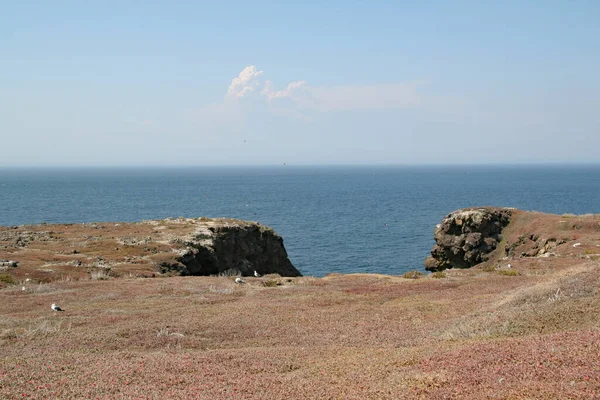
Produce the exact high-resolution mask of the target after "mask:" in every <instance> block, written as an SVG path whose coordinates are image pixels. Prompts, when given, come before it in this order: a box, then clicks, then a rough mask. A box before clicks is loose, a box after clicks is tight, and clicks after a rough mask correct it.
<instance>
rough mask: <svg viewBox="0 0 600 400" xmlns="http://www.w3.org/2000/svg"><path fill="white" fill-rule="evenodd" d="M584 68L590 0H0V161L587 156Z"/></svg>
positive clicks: (591, 151) (596, 35)
mask: <svg viewBox="0 0 600 400" xmlns="http://www.w3.org/2000/svg"><path fill="white" fill-rule="evenodd" d="M417 3H418V4H417ZM599 71H600V2H598V1H596V0H589V1H586V0H571V1H566V0H565V1H553V0H541V1H535V0H530V1H510V0H507V1H460V0H456V1H422V2H414V1H353V0H344V1H326V0H322V1H310V0H307V1H294V2H283V1H278V2H275V1H273V2H267V1H260V0H256V1H251V2H249V1H244V2H231V1H220V2H203V1H183V0H181V1H158V0H156V1H151V0H146V1H141V0H129V1H126V0H119V1H115V0H103V1H79V0H77V1H61V0H55V1H42V0H40V1H28V0H20V1H12V0H10V1H9V0H0V149H1V150H2V157H0V167H15V166H17V167H20V166H23V167H29V166H42V167H65V166H66V167H70V166H73V167H76V166H196V165H198V166H203V165H283V164H286V165H338V164H340V165H348V164H352V165H382V164H383V165H386V164H394V165H395V164H400V165H424V164H436V165H439V164H461V165H463V164H546V163H577V164H579V163H599V162H600V151H599V149H600V75H599Z"/></svg>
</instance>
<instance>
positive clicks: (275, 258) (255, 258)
mask: <svg viewBox="0 0 600 400" xmlns="http://www.w3.org/2000/svg"><path fill="white" fill-rule="evenodd" d="M183 243H184V245H185V246H186V247H185V249H181V250H179V252H178V256H177V257H176V261H177V262H178V264H179V265H175V270H178V271H179V272H180V273H182V274H185V275H215V274H219V273H226V272H229V273H231V274H238V273H239V274H241V275H243V276H252V275H254V271H256V272H258V273H259V274H261V275H263V274H270V273H277V274H279V275H281V276H301V274H300V271H298V270H297V269H296V268H295V267H294V266H293V265H292V263H291V262H290V260H289V258H288V256H287V252H286V250H285V247H284V246H283V239H282V238H281V236H279V235H277V234H276V233H275V232H274V231H273V230H272V229H271V228H268V227H265V226H262V225H258V224H253V223H243V224H233V225H223V224H219V223H218V222H217V223H215V222H214V221H211V222H206V223H205V224H204V225H201V226H199V227H198V229H196V230H195V231H194V233H193V234H192V235H190V236H189V237H187V238H185V239H184V242H183ZM171 266H172V265H169V264H168V263H166V264H163V266H162V267H163V268H165V267H166V269H167V270H168V269H169V268H170V267H171ZM180 266H183V268H181V267H180Z"/></svg>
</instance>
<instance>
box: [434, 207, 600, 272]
mask: <svg viewBox="0 0 600 400" xmlns="http://www.w3.org/2000/svg"><path fill="white" fill-rule="evenodd" d="M434 239H435V245H434V246H433V248H432V250H431V255H430V256H429V257H427V258H426V259H425V263H424V264H425V269H426V270H428V271H442V270H445V269H452V268H471V267H473V266H476V265H482V266H486V265H488V264H489V266H490V267H499V266H502V265H509V263H510V262H513V263H515V262H516V263H519V261H525V260H529V261H531V260H535V259H539V260H540V261H541V260H542V259H543V260H544V261H546V262H548V261H556V260H562V262H563V263H564V262H565V261H566V260H573V259H578V260H581V259H582V258H583V259H585V258H590V257H591V256H592V255H594V254H596V251H597V250H598V247H599V246H600V215H594V214H586V215H574V214H563V215H555V214H546V213H541V212H534V211H523V210H518V209H515V208H508V207H475V208H465V209H461V210H457V211H454V212H451V213H450V214H448V215H447V216H446V217H444V218H443V220H442V222H441V223H440V224H438V225H437V226H436V227H435V229H434Z"/></svg>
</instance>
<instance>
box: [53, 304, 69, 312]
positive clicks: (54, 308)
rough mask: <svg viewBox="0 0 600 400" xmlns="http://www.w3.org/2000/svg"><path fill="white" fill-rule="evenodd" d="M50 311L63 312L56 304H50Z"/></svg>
mask: <svg viewBox="0 0 600 400" xmlns="http://www.w3.org/2000/svg"><path fill="white" fill-rule="evenodd" d="M50 308H51V309H53V310H54V311H65V310H63V309H62V308H60V307H59V306H57V305H56V304H54V303H52V305H51V306H50Z"/></svg>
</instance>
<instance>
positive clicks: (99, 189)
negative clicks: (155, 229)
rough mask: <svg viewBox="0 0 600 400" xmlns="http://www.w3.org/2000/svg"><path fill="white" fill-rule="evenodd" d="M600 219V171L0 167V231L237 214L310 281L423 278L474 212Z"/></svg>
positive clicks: (538, 168) (570, 168) (595, 168)
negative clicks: (440, 228) (437, 246)
mask: <svg viewBox="0 0 600 400" xmlns="http://www.w3.org/2000/svg"><path fill="white" fill-rule="evenodd" d="M488 205H489V206H506V207H517V208H520V209H524V210H535V211H543V212H549V213H557V214H562V213H574V214H585V213H595V214H598V213H600V166H599V165H596V166H535V167H533V166H486V167H482V166H453V167H440V166H430V167H408V166H406V167H404V166H403V167H400V166H398V167H395V166H385V167H374V166H373V167H349V166H348V167H342V166H336V167H333V166H329V167H308V166H305V167H294V166H278V167H277V166H272V167H243V168H242V167H189V168H83V169H40V168H31V169H10V168H0V225H23V224H37V223H41V222H47V223H76V222H92V221H97V222H100V221H140V220H145V219H161V218H166V217H179V216H183V217H201V216H206V217H231V218H239V219H244V220H251V221H258V222H260V223H261V224H265V225H269V226H271V227H272V228H274V229H275V231H276V232H277V233H279V234H280V235H281V236H283V238H284V244H285V247H286V249H287V251H288V255H289V257H290V260H291V261H292V263H293V264H294V265H295V266H296V267H297V268H298V269H299V270H300V271H301V272H302V273H303V274H304V275H314V276H324V275H326V274H328V273H336V272H337V273H354V272H367V273H382V274H392V275H399V274H403V273H404V272H406V271H408V270H411V269H418V270H423V260H424V259H425V257H426V256H427V255H428V254H429V251H430V250H431V247H432V246H433V244H434V241H433V229H434V227H435V225H436V224H438V223H439V222H440V221H441V219H442V218H443V217H444V216H445V215H447V214H448V213H450V212H452V211H454V210H456V209H459V208H465V207H473V206H488Z"/></svg>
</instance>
